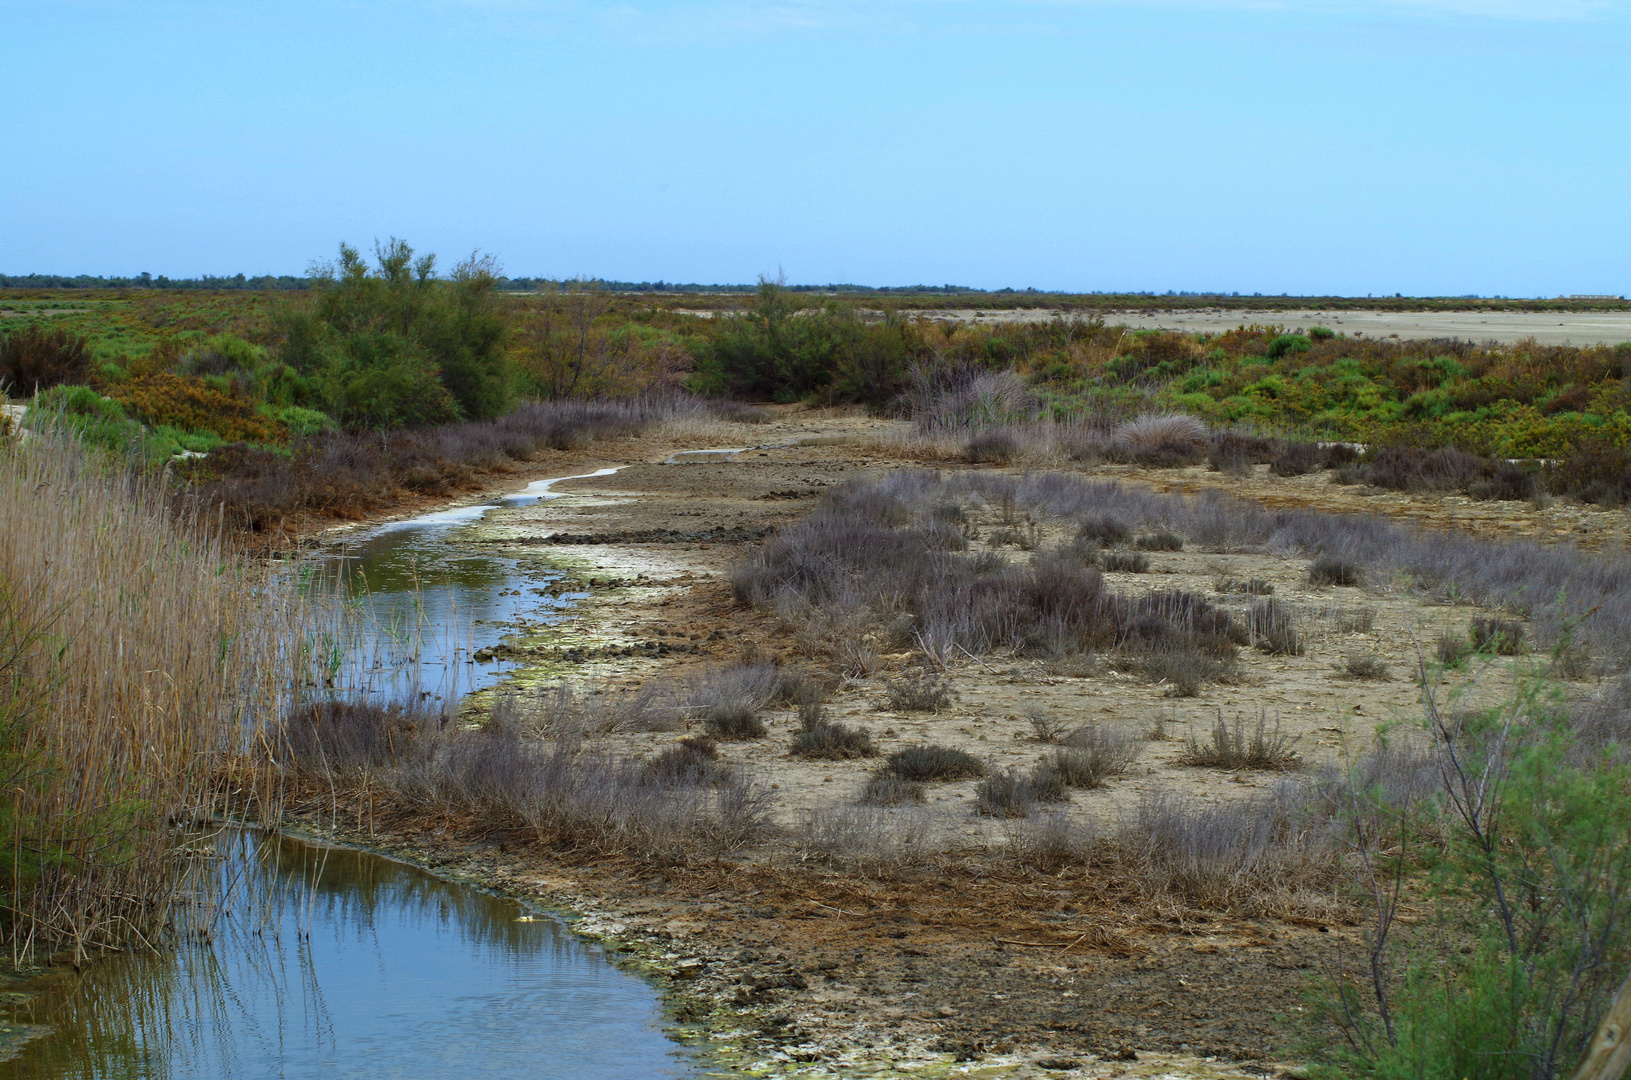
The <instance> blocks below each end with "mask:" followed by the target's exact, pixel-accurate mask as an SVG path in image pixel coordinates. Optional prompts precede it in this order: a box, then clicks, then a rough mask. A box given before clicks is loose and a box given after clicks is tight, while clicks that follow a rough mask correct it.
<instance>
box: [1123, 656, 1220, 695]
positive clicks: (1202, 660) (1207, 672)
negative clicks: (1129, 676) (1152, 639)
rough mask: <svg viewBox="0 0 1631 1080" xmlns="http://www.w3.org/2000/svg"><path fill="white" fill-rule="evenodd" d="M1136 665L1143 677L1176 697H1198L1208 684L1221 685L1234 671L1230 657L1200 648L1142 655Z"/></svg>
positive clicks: (1137, 658) (1137, 659)
mask: <svg viewBox="0 0 1631 1080" xmlns="http://www.w3.org/2000/svg"><path fill="white" fill-rule="evenodd" d="M1136 663H1137V665H1138V670H1139V673H1140V674H1141V675H1143V676H1144V677H1145V678H1146V679H1148V680H1150V681H1151V682H1153V683H1155V684H1156V685H1158V686H1165V687H1166V688H1167V689H1166V696H1167V697H1175V698H1192V697H1198V696H1199V695H1200V692H1201V690H1203V689H1204V688H1205V687H1206V684H1207V683H1213V682H1221V681H1223V680H1224V679H1226V678H1228V677H1229V675H1230V674H1231V673H1232V672H1233V671H1234V664H1233V662H1232V661H1231V659H1230V658H1229V657H1227V656H1219V655H1218V654H1216V653H1211V652H1205V651H1203V650H1201V649H1196V648H1179V649H1159V650H1153V651H1150V652H1146V653H1142V654H1140V655H1138V656H1137V657H1136Z"/></svg>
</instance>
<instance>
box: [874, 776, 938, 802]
mask: <svg viewBox="0 0 1631 1080" xmlns="http://www.w3.org/2000/svg"><path fill="white" fill-rule="evenodd" d="M927 799H928V795H927V794H925V792H924V786H923V782H922V781H920V780H902V779H901V778H900V777H898V776H892V775H890V774H889V773H884V772H879V773H874V774H873V775H872V776H871V777H869V778H868V779H867V782H866V786H865V787H863V788H862V789H861V796H860V800H859V801H860V803H861V804H862V805H863V806H903V805H905V804H906V803H920V802H924V801H926V800H927Z"/></svg>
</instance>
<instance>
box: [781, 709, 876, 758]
mask: <svg viewBox="0 0 1631 1080" xmlns="http://www.w3.org/2000/svg"><path fill="white" fill-rule="evenodd" d="M799 720H800V724H799V729H798V731H797V732H795V733H794V735H793V747H792V752H793V754H794V756H796V757H806V758H822V759H826V760H829V761H846V760H849V759H850V758H863V757H876V756H877V753H878V749H877V747H875V746H873V745H872V732H870V731H868V730H867V729H866V728H864V727H853V728H852V727H849V726H848V725H846V724H840V723H837V722H835V721H833V720H830V719H828V718H827V716H826V714H825V712H824V711H823V710H822V709H821V708H820V707H819V706H816V707H814V708H810V709H801V710H799Z"/></svg>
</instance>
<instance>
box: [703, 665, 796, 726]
mask: <svg viewBox="0 0 1631 1080" xmlns="http://www.w3.org/2000/svg"><path fill="white" fill-rule="evenodd" d="M778 679H779V673H778V672H777V670H776V668H775V666H774V665H771V664H764V663H760V664H738V665H736V666H734V667H727V668H711V669H709V670H708V671H706V672H704V673H703V674H702V676H701V677H700V678H699V679H698V680H697V681H696V682H695V683H693V684H692V688H691V697H690V704H691V707H692V708H693V709H695V710H697V711H698V712H699V713H701V715H702V720H703V723H704V724H705V725H706V726H707V729H708V734H710V735H712V736H713V737H714V738H716V739H727V740H743V739H762V738H764V737H765V735H766V733H767V732H768V730H769V729H767V728H766V727H765V722H764V721H763V720H762V719H761V718H760V717H759V711H760V710H761V709H763V708H764V707H765V706H766V705H767V704H768V703H769V702H770V700H771V698H772V697H773V695H774V694H775V691H776V687H777V683H778Z"/></svg>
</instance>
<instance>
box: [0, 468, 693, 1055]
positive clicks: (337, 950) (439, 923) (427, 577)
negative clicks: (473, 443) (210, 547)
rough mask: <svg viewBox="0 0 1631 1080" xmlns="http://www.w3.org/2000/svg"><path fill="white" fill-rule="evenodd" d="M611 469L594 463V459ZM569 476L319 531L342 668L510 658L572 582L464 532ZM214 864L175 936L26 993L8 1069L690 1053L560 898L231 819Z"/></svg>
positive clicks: (466, 664)
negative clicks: (339, 631) (474, 881)
mask: <svg viewBox="0 0 1631 1080" xmlns="http://www.w3.org/2000/svg"><path fill="white" fill-rule="evenodd" d="M615 471H616V470H615V469H601V470H598V471H596V472H594V473H589V474H586V476H605V475H609V474H611V473H613V472H615ZM582 478H584V477H560V478H557V479H554V480H544V481H539V482H537V483H534V484H531V485H529V486H528V487H527V488H526V489H525V490H523V491H521V492H517V493H516V494H514V495H511V496H507V497H505V498H503V499H500V500H498V501H496V502H492V503H484V504H479V505H474V506H468V507H461V508H459V509H455V510H449V511H443V512H440V513H435V514H428V515H425V516H422V517H418V518H414V519H411V520H407V521H402V522H395V523H392V524H389V525H386V526H382V527H378V528H375V529H372V530H370V531H368V532H366V533H363V534H361V535H357V536H353V537H352V538H349V539H347V540H346V541H345V542H344V543H343V544H340V545H336V546H335V547H333V548H332V549H330V550H328V551H326V552H324V553H323V554H322V556H320V559H321V560H322V561H323V562H325V563H326V564H327V575H328V579H329V580H332V581H338V582H339V583H340V584H341V586H342V588H343V589H344V590H345V593H346V594H347V595H349V596H350V597H351V599H352V601H353V603H354V604H356V605H357V606H359V607H360V608H361V609H362V611H363V614H364V615H365V617H364V618H363V619H362V620H360V622H359V625H361V627H362V629H361V630H359V631H357V632H355V635H354V636H353V637H352V638H350V639H348V640H347V641H346V642H344V643H343V646H342V648H341V651H343V652H344V653H345V654H346V655H345V656H344V658H343V660H342V661H341V664H340V666H341V667H342V668H344V669H345V672H346V683H345V684H344V687H345V688H348V689H350V690H351V691H352V692H354V693H366V694H380V695H386V696H389V697H396V698H400V697H401V696H403V695H405V694H407V693H418V694H421V695H423V696H426V697H432V696H433V697H435V698H439V699H441V700H442V702H443V703H444V705H445V706H446V707H451V706H452V704H453V703H454V701H455V700H456V699H457V697H458V696H459V695H461V694H463V693H468V692H470V691H471V690H476V689H480V688H482V687H484V686H488V685H491V684H492V683H493V682H495V681H496V680H498V679H499V678H501V677H502V676H503V674H504V673H505V671H506V670H507V667H506V665H504V664H502V663H486V664H478V663H474V662H473V659H472V658H473V654H474V653H475V652H476V651H477V650H480V649H482V648H484V647H490V646H492V645H494V644H497V643H498V642H499V641H500V640H501V639H502V638H503V637H504V636H505V635H506V634H507V633H513V632H514V631H515V628H516V626H517V625H518V624H520V625H523V626H524V625H527V624H529V623H532V624H547V623H550V622H554V621H559V620H560V619H561V618H563V617H566V615H567V614H568V613H569V610H570V608H571V605H572V604H573V603H574V602H575V601H576V600H578V599H580V598H581V597H582V596H583V595H584V594H581V593H571V592H565V593H563V592H561V591H560V590H559V589H552V588H551V585H552V583H553V582H558V580H559V579H560V576H561V575H560V574H559V573H558V572H557V571H554V570H553V569H551V568H550V567H549V566H548V565H547V564H546V563H543V562H541V561H540V562H538V563H525V562H524V561H523V560H521V559H519V558H517V557H512V556H507V555H497V554H489V553H487V552H486V551H484V550H481V549H480V548H477V547H475V546H473V545H465V544H460V543H459V542H458V540H457V538H456V536H455V532H456V530H457V529H458V528H459V527H460V526H463V525H467V524H470V523H473V522H475V521H477V520H478V519H480V518H481V517H483V516H484V515H486V514H487V513H489V512H491V511H493V510H495V509H498V508H501V507H505V506H525V505H528V504H530V503H533V502H537V501H538V500H541V499H551V498H560V497H562V493H559V492H555V491H553V490H552V487H553V485H554V484H556V483H559V482H560V481H561V480H567V479H582ZM193 846H194V847H195V848H196V849H197V850H196V853H195V855H194V858H195V859H196V860H198V861H199V864H200V865H201V866H202V867H203V868H204V869H203V872H204V873H206V874H208V875H213V876H214V877H215V878H216V885H217V887H216V888H213V889H212V888H201V889H200V890H199V892H198V895H199V897H201V899H200V900H199V902H198V903H197V904H196V905H194V907H193V909H192V910H190V911H188V912H184V918H183V920H182V921H183V922H184V924H186V925H187V926H189V927H190V928H191V929H190V930H189V931H188V932H187V933H186V934H184V935H183V940H182V942H181V944H180V946H179V947H178V948H177V949H175V950H174V951H171V952H166V953H163V954H157V955H146V956H135V955H132V956H126V957H116V958H114V959H111V960H106V961H103V962H100V963H98V964H95V965H93V966H92V967H90V968H89V969H88V970H87V971H86V972H85V973H84V974H83V975H80V976H77V977H64V978H62V979H61V980H60V981H59V982H58V983H57V984H55V985H53V986H51V987H50V988H48V989H47V990H45V991H44V992H42V993H39V994H37V995H35V996H34V997H32V998H30V999H29V1000H27V1001H22V1002H3V1001H0V1009H4V1010H5V1011H8V1012H9V1021H10V1023H11V1024H12V1025H13V1026H14V1027H15V1026H19V1025H20V1026H25V1027H34V1028H37V1029H39V1030H41V1031H43V1032H44V1033H43V1034H41V1035H39V1036H38V1037H37V1038H34V1039H32V1040H31V1041H28V1042H26V1043H24V1044H23V1046H22V1048H21V1050H20V1052H19V1053H18V1054H17V1055H16V1056H15V1057H13V1058H11V1059H9V1060H4V1061H0V1080H67V1078H70V1077H71V1078H75V1080H273V1078H276V1080H320V1078H321V1080H327V1078H330V1077H368V1078H370V1080H385V1078H396V1077H403V1078H409V1077H411V1078H414V1080H424V1078H428V1077H461V1078H471V1080H489V1078H490V1080H499V1078H504V1080H509V1078H516V1080H519V1078H523V1077H526V1078H555V1077H560V1078H567V1077H571V1078H582V1080H601V1078H605V1080H621V1078H624V1077H629V1078H635V1077H639V1078H662V1077H684V1076H693V1075H696V1073H697V1069H698V1068H699V1065H698V1063H697V1062H696V1060H695V1059H694V1058H693V1057H691V1056H690V1054H689V1052H688V1051H686V1050H684V1049H683V1048H681V1047H680V1046H679V1044H677V1043H675V1042H673V1041H671V1040H669V1039H667V1038H666V1037H665V1036H664V1035H663V1033H662V1031H661V1028H660V1024H661V1022H662V1013H661V1009H660V1006H659V1002H658V999H657V995H656V993H655V991H654V990H653V989H652V988H651V987H650V986H649V985H648V984H646V983H645V982H643V981H641V980H640V979H638V978H635V977H634V976H631V975H628V974H625V973H624V972H622V971H620V970H619V969H617V968H616V967H614V966H613V965H611V964H610V963H609V962H608V961H607V960H606V958H605V957H604V955H603V954H602V953H601V952H600V951H599V950H597V949H595V948H593V947H591V946H590V945H588V944H587V943H585V942H583V941H581V940H580V939H577V938H575V937H573V936H572V935H571V933H570V932H569V931H568V930H567V929H566V928H565V926H564V925H563V924H562V923H561V922H559V921H558V920H556V919H554V918H551V917H548V916H537V917H532V916H529V915H528V914H527V913H526V912H524V911H523V910H522V909H521V908H520V907H519V906H517V905H516V904H515V903H513V902H510V901H507V900H501V899H498V898H496V897H493V896H489V895H487V894H485V893H482V892H480V891H478V890H475V889H471V888H466V887H463V886H460V885H455V884H451V883H448V882H445V881H442V880H439V879H437V878H435V877H433V876H431V875H429V874H426V873H423V872H421V871H419V870H417V869H415V868H413V867H409V866H406V865H403V864H401V863H396V862H392V861H390V860H387V859H384V858H380V857H378V856H375V855H371V854H367V853H363V852H357V851H352V850H347V849H340V848H332V847H326V846H320V845H314V844H310V843H305V842H302V841H299V840H294V839H291V838H288V837H271V838H262V837H259V836H258V835H252V834H250V833H247V832H244V831H241V830H230V831H226V832H223V833H220V834H218V835H216V836H213V837H204V838H200V839H198V840H197V841H195V843H194V845H193Z"/></svg>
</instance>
